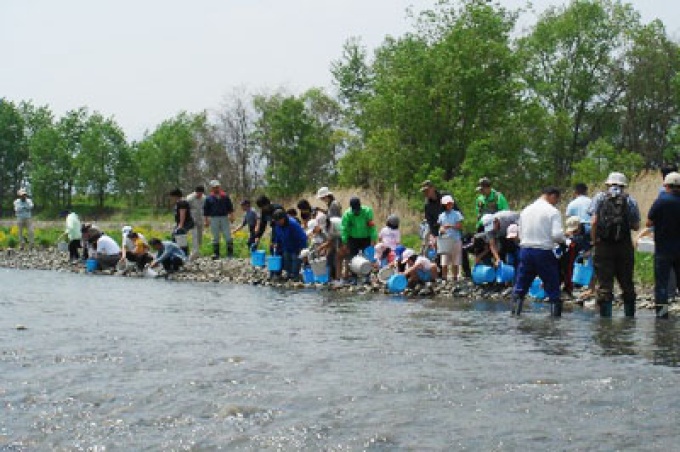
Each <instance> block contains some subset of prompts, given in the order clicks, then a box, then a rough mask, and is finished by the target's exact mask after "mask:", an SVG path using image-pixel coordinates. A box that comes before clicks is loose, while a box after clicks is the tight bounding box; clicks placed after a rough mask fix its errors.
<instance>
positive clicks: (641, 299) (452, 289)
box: [0, 248, 680, 312]
mask: <svg viewBox="0 0 680 452" xmlns="http://www.w3.org/2000/svg"><path fill="white" fill-rule="evenodd" d="M0 267H3V268H15V269H33V270H51V271H58V272H69V273H79V274H83V275H85V274H86V273H87V272H86V270H85V265H84V264H83V263H77V264H72V263H70V262H69V261H68V256H67V255H66V254H65V253H62V252H59V251H58V250H57V249H56V248H44V249H31V250H15V249H6V250H2V251H1V252H0ZM97 274H102V275H117V276H123V277H144V275H143V273H138V272H134V271H133V272H125V273H124V272H122V271H115V270H106V271H103V272H97ZM168 279H172V280H175V281H190V282H198V283H205V282H210V283H219V284H248V285H261V286H269V287H275V288H281V289H286V288H288V289H302V288H310V289H311V288H314V289H317V290H322V291H338V292H346V293H355V294H359V295H361V294H371V293H373V294H387V293H389V292H388V290H387V288H386V287H385V284H383V283H381V282H380V281H378V280H377V278H376V277H375V275H373V276H372V277H371V282H370V283H367V284H357V285H351V284H344V285H340V286H338V285H333V284H309V285H306V284H303V283H301V282H291V281H272V280H269V273H268V272H267V271H266V269H264V268H258V267H253V266H252V265H250V262H249V261H248V260H246V259H220V260H217V261H213V260H212V259H210V258H206V257H202V258H199V259H196V260H195V261H193V262H188V263H187V264H186V266H185V267H184V269H183V270H182V271H180V272H178V273H175V274H172V275H168ZM403 295H404V296H407V297H438V298H456V299H469V300H479V299H483V300H490V301H503V300H505V301H509V300H510V290H509V289H508V288H503V287H498V286H495V285H492V286H479V285H475V284H473V283H472V281H471V280H470V279H467V278H465V279H463V280H462V281H458V282H456V283H454V282H451V281H449V282H445V283H437V284H431V285H422V286H419V287H416V288H415V289H413V290H411V289H407V290H406V291H404V293H403ZM574 295H575V298H574V299H565V300H564V301H565V304H567V305H569V304H573V305H576V304H581V305H583V306H584V308H586V309H594V308H595V302H594V299H592V298H590V299H585V300H579V299H578V297H579V293H575V294H574ZM637 303H638V308H640V309H652V308H653V307H654V301H653V294H652V293H651V291H650V290H640V294H639V296H638V302H637ZM671 311H675V312H680V303H675V304H671Z"/></svg>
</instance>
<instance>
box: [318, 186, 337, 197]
mask: <svg viewBox="0 0 680 452" xmlns="http://www.w3.org/2000/svg"><path fill="white" fill-rule="evenodd" d="M332 194H333V192H332V191H330V190H329V189H328V187H321V188H320V189H319V191H317V192H316V197H317V198H319V199H321V198H325V197H326V196H330V195H332Z"/></svg>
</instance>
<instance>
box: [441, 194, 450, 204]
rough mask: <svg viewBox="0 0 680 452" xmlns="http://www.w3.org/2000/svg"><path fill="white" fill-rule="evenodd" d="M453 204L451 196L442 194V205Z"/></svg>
mask: <svg viewBox="0 0 680 452" xmlns="http://www.w3.org/2000/svg"><path fill="white" fill-rule="evenodd" d="M447 204H453V196H451V195H445V196H442V205H444V206H445V205H447Z"/></svg>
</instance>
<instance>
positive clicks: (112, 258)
mask: <svg viewBox="0 0 680 452" xmlns="http://www.w3.org/2000/svg"><path fill="white" fill-rule="evenodd" d="M89 241H90V243H91V244H93V245H94V248H95V249H96V253H95V255H94V258H95V259H96V260H97V266H98V268H99V269H101V270H106V269H107V268H113V267H115V266H116V264H118V261H119V260H120V256H121V250H120V246H118V244H117V243H116V241H115V240H113V239H112V238H111V237H109V236H108V235H106V234H102V233H101V232H98V231H97V232H95V233H94V234H91V235H90V236H89ZM90 257H92V256H90Z"/></svg>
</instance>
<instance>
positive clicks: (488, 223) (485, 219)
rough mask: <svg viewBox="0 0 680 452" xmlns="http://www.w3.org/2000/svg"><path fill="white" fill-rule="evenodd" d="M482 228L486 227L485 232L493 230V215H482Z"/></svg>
mask: <svg viewBox="0 0 680 452" xmlns="http://www.w3.org/2000/svg"><path fill="white" fill-rule="evenodd" d="M481 221H482V226H484V232H491V231H492V230H493V214H492V213H487V214H484V215H482V218H481Z"/></svg>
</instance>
